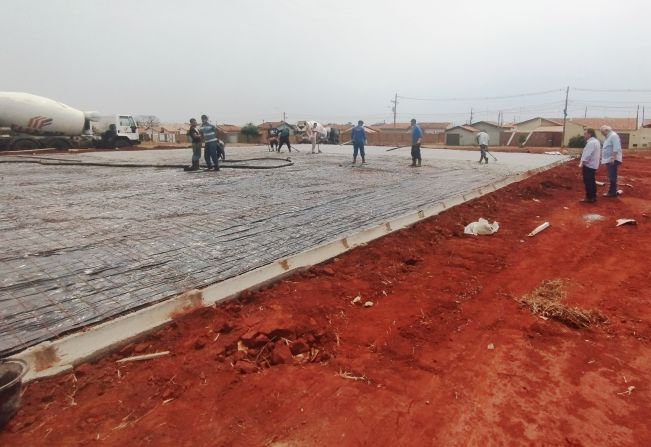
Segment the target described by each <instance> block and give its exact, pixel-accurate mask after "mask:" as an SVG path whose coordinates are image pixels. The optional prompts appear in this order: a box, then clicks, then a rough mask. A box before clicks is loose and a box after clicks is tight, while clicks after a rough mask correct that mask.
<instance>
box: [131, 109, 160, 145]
mask: <svg viewBox="0 0 651 447" xmlns="http://www.w3.org/2000/svg"><path fill="white" fill-rule="evenodd" d="M135 119H136V125H137V126H138V127H142V128H143V129H145V130H147V131H149V140H150V141H153V139H154V127H158V126H160V120H159V119H158V117H157V116H155V115H138V116H136V117H135Z"/></svg>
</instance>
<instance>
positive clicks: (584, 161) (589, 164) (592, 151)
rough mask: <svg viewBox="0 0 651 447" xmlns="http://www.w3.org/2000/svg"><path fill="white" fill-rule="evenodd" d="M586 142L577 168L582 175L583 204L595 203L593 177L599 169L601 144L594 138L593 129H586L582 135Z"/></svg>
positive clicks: (595, 188)
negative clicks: (583, 187) (583, 188)
mask: <svg viewBox="0 0 651 447" xmlns="http://www.w3.org/2000/svg"><path fill="white" fill-rule="evenodd" d="M583 137H584V138H585V140H586V143H585V147H584V148H583V153H582V154H581V161H580V162H579V167H580V168H581V173H582V174H583V184H584V185H585V199H583V200H581V202H583V203H594V202H596V201H597V183H596V182H595V175H596V174H597V168H599V158H601V143H599V140H597V138H596V137H595V131H594V129H586V130H585V132H584V133H583Z"/></svg>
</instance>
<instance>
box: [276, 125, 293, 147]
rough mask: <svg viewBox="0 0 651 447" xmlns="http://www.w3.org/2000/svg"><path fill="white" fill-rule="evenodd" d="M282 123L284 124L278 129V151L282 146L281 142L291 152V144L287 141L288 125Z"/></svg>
mask: <svg viewBox="0 0 651 447" xmlns="http://www.w3.org/2000/svg"><path fill="white" fill-rule="evenodd" d="M283 124H284V126H283V128H282V130H281V131H280V139H279V141H278V152H280V149H281V148H282V147H283V144H286V145H287V149H289V152H291V151H292V145H291V144H290V143H289V126H288V125H287V124H286V123H283Z"/></svg>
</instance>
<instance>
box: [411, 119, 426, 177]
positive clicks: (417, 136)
mask: <svg viewBox="0 0 651 447" xmlns="http://www.w3.org/2000/svg"><path fill="white" fill-rule="evenodd" d="M410 132H411V167H412V168H414V167H416V166H418V167H420V165H421V161H422V159H421V156H420V143H421V142H422V141H423V131H422V130H420V127H418V126H417V125H416V120H415V119H413V118H412V120H411V128H410Z"/></svg>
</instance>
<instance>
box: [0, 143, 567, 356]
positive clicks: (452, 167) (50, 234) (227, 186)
mask: <svg viewBox="0 0 651 447" xmlns="http://www.w3.org/2000/svg"><path fill="white" fill-rule="evenodd" d="M298 147H299V149H300V150H301V152H300V153H295V152H294V153H292V154H291V157H292V159H293V160H294V162H295V165H294V166H291V167H288V168H282V169H273V170H235V169H224V170H222V171H221V172H219V173H213V172H197V173H187V172H183V171H182V170H178V169H159V168H118V167H78V166H43V165H39V164H27V163H19V164H8V163H0V183H1V184H2V188H1V189H0V208H1V211H2V212H1V213H0V247H2V249H1V250H0V278H1V283H0V355H4V354H8V353H12V352H16V351H18V350H20V349H23V348H25V347H28V346H31V345H34V344H36V343H38V342H40V341H43V340H47V339H51V338H54V337H57V336H59V335H61V334H62V333H65V332H68V331H71V330H73V329H75V328H79V327H83V326H85V325H88V324H91V323H95V322H99V321H102V320H105V319H108V318H110V317H114V316H116V315H119V314H122V313H124V312H127V311H129V310H133V309H136V308H139V307H142V306H144V305H147V304H151V303H155V302H158V301H161V300H163V299H165V298H167V297H170V296H173V295H176V294H178V293H181V292H183V291H185V290H188V289H192V288H197V287H203V286H206V285H208V284H211V283H215V282H218V281H221V280H224V279H226V278H229V277H232V276H235V275H238V274H240V273H243V272H246V271H249V270H252V269H254V268H256V267H259V266H262V265H265V264H268V263H270V262H273V261H275V260H277V259H279V258H282V257H285V256H289V255H292V254H296V253H299V252H301V251H304V250H306V249H308V248H310V247H313V246H315V245H317V244H321V243H324V242H327V241H330V240H334V239H336V238H338V237H343V236H346V235H350V234H352V233H355V232H357V231H359V230H360V229H363V228H367V227H371V226H373V225H377V224H380V223H382V222H384V221H386V220H389V219H392V218H395V217H398V216H401V215H404V214H406V213H409V212H413V211H416V210H418V209H420V208H422V207H424V206H427V205H431V204H434V203H436V202H439V201H441V200H443V199H447V198H450V197H453V196H458V195H460V194H463V193H464V192H468V191H470V190H473V189H476V188H479V187H481V186H483V185H488V184H490V183H493V182H495V181H498V180H501V179H504V178H506V177H508V176H510V175H515V174H518V173H521V172H523V171H526V170H529V169H533V168H539V167H543V166H545V165H548V164H551V163H554V162H557V161H558V160H560V159H563V157H558V156H550V155H533V154H507V153H500V154H497V156H498V158H499V162H498V163H489V164H488V165H486V166H479V165H478V164H477V160H478V158H479V156H478V153H474V152H467V151H465V152H464V151H451V150H429V149H423V167H422V168H416V169H412V168H409V167H408V166H407V165H408V164H409V163H410V162H411V159H410V156H409V148H405V149H399V150H396V151H393V152H386V148H376V147H368V148H367V159H368V160H369V163H368V165H367V166H365V167H363V168H359V167H357V168H352V167H350V161H351V159H352V156H351V152H352V149H351V148H350V147H340V146H321V149H322V150H323V151H324V153H323V154H320V155H311V154H309V148H308V146H306V145H299V146H298ZM228 155H229V158H253V157H266V156H268V155H270V156H272V157H273V156H279V155H277V154H269V153H268V152H267V151H266V149H265V148H262V147H260V146H258V147H249V148H229V149H228ZM287 155H288V154H287V152H286V149H285V152H284V154H282V156H287ZM45 157H48V158H62V156H45ZM66 157H67V158H66V159H74V160H81V161H86V162H109V163H110V162H133V163H157V164H173V163H177V164H184V163H187V162H189V158H190V150H189V149H180V150H164V151H154V150H151V151H138V152H101V153H86V154H77V155H72V156H66ZM7 159H12V160H17V159H18V158H16V157H12V158H6V157H3V158H2V159H0V160H7ZM23 160H25V158H23ZM492 161H493V160H491V162H492ZM476 217H477V218H479V217H486V216H476Z"/></svg>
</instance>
